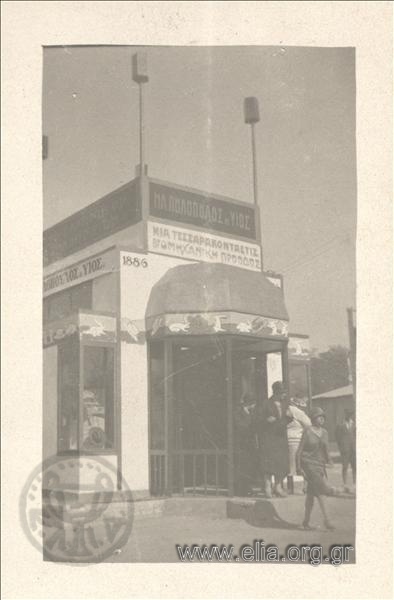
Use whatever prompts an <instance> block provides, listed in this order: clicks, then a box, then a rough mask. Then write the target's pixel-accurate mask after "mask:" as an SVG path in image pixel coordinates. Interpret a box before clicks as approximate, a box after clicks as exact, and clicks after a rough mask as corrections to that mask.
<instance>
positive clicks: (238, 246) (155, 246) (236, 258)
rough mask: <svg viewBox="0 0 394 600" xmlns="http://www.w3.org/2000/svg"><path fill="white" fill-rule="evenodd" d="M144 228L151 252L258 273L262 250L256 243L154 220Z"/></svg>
mask: <svg viewBox="0 0 394 600" xmlns="http://www.w3.org/2000/svg"><path fill="white" fill-rule="evenodd" d="M147 225H148V250H149V251H150V252H155V253H157V254H165V255H167V256H177V257H179V258H185V259H187V260H193V261H196V262H200V261H201V262H210V263H222V264H225V265H231V266H234V267H241V268H242V269H248V270H250V271H261V250H260V246H258V244H251V243H250V242H243V241H240V240H234V239H231V238H226V237H222V236H219V235H213V234H211V233H206V232H202V231H195V230H191V229H184V228H181V227H174V226H172V225H164V224H162V223H156V222H153V221H148V224H147Z"/></svg>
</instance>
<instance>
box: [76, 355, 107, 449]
mask: <svg viewBox="0 0 394 600" xmlns="http://www.w3.org/2000/svg"><path fill="white" fill-rule="evenodd" d="M83 386H84V389H83V395H82V403H83V427H82V440H83V442H82V447H83V448H85V449H86V450H99V449H108V448H113V446H114V418H113V413H114V394H113V387H114V350H113V348H103V347H97V346H84V348H83Z"/></svg>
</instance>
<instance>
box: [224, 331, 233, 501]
mask: <svg viewBox="0 0 394 600" xmlns="http://www.w3.org/2000/svg"><path fill="white" fill-rule="evenodd" d="M231 342H232V340H231V338H230V337H226V354H225V361H226V395H227V481H228V495H229V496H234V427H233V421H234V419H233V412H234V410H233V369H232V343H231Z"/></svg>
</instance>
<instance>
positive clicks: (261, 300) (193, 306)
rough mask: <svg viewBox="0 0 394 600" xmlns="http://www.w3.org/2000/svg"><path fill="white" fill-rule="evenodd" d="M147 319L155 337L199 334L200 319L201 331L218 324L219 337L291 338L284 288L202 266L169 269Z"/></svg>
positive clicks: (244, 273) (240, 272)
mask: <svg viewBox="0 0 394 600" xmlns="http://www.w3.org/2000/svg"><path fill="white" fill-rule="evenodd" d="M221 313H225V316H223V318H221ZM166 315H167V318H165V316H166ZM160 316H161V317H163V316H164V319H163V318H161V320H160V319H159V317H160ZM201 317H204V318H205V320H206V321H207V323H208V324H207V326H206V327H205V325H204V326H203V325H202V322H201ZM146 318H147V329H148V330H149V329H150V330H152V329H153V331H152V334H155V333H156V332H157V331H158V330H159V329H163V328H166V329H168V333H180V332H183V333H186V332H187V333H196V331H194V329H195V327H194V326H193V327H192V326H191V324H193V325H196V323H197V321H196V319H197V320H198V323H199V327H198V329H199V331H198V333H208V329H209V327H210V326H212V327H213V331H214V332H216V333H219V332H230V331H231V332H235V333H237V332H238V333H249V334H251V335H267V336H269V337H271V336H274V337H277V336H280V337H287V321H288V319H289V317H288V314H287V310H286V306H285V302H284V298H283V293H282V290H281V289H280V288H279V287H277V286H275V285H274V284H273V283H272V282H271V281H269V279H268V278H267V277H266V276H265V275H263V274H262V273H259V272H254V271H249V270H245V269H240V268H236V267H231V266H227V265H222V264H217V263H214V264H210V263H202V262H201V263H191V264H188V265H180V266H177V267H173V268H172V269H169V270H168V271H167V273H166V274H165V275H164V276H163V277H162V278H161V279H160V280H159V281H158V282H157V283H156V284H155V285H154V286H153V288H152V290H151V294H150V297H149V301H148V305H147V310H146ZM201 327H202V329H201ZM229 328H230V329H229ZM235 329H236V331H235Z"/></svg>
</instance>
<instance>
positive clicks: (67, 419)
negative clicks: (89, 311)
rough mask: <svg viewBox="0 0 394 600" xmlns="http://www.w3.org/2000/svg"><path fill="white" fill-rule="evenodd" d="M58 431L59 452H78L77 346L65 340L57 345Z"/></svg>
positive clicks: (75, 342)
mask: <svg viewBox="0 0 394 600" xmlns="http://www.w3.org/2000/svg"><path fill="white" fill-rule="evenodd" d="M58 361H59V363H58V364H59V400H60V406H59V431H58V439H59V442H58V447H59V450H60V451H69V450H78V437H79V436H78V421H79V419H78V412H79V411H78V408H79V345H78V342H77V341H74V340H65V341H64V342H62V343H61V344H59V353H58Z"/></svg>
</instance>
